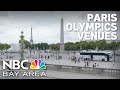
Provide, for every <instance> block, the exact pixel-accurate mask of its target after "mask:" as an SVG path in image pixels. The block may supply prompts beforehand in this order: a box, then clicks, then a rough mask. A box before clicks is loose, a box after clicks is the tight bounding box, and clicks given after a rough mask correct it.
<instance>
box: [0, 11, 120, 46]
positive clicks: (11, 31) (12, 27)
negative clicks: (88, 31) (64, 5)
mask: <svg viewBox="0 0 120 90" xmlns="http://www.w3.org/2000/svg"><path fill="white" fill-rule="evenodd" d="M87 13H118V14H119V17H120V12H112V11H109V12H107V11H104V12H103V11H101V12H100V11H97V12H92V11H88V12H87V11H86V12H85V11H0V42H1V43H18V41H19V39H20V35H21V31H22V30H23V31H24V35H25V39H26V40H30V28H31V27H32V28H33V40H34V42H35V43H38V42H40V43H41V42H47V43H49V44H51V43H59V42H60V40H59V39H60V19H61V18H62V17H63V18H64V26H65V25H66V23H68V22H71V23H72V22H80V23H82V22H84V21H85V20H86V14H87ZM118 22H119V21H118ZM118 28H119V27H118ZM64 31H65V36H64V37H65V40H64V41H65V42H76V41H79V38H78V36H77V33H76V32H68V31H67V30H65V29H64ZM118 32H120V31H119V30H118Z"/></svg>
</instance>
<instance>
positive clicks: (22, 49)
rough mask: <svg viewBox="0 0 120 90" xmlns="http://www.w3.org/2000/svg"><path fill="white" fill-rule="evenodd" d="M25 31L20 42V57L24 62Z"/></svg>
mask: <svg viewBox="0 0 120 90" xmlns="http://www.w3.org/2000/svg"><path fill="white" fill-rule="evenodd" d="M23 33H24V32H23V31H22V32H21V34H22V35H21V36H20V38H21V40H20V56H21V58H20V61H23V60H24V36H23Z"/></svg>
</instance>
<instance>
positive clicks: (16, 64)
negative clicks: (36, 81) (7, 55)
mask: <svg viewBox="0 0 120 90" xmlns="http://www.w3.org/2000/svg"><path fill="white" fill-rule="evenodd" d="M24 63H28V60H23V61H21V62H20V61H19V60H9V61H5V60H3V76H12V77H14V76H16V77H17V76H18V77H19V75H22V76H46V73H45V71H41V70H45V69H46V65H45V62H44V61H42V60H41V59H40V60H33V61H32V62H31V64H30V65H29V66H27V67H26V66H24ZM6 66H7V67H8V68H9V69H10V71H9V72H8V70H7V71H6V70H4V69H5V68H6ZM20 68H22V69H24V70H22V71H19V70H18V69H20ZM28 69H30V70H28ZM13 70H14V72H13ZM26 70H27V71H26ZM31 70H35V71H31ZM20 73H22V74H20Z"/></svg>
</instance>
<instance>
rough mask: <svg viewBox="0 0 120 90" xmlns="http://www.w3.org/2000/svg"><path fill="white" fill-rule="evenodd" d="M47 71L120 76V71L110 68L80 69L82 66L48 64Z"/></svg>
mask: <svg viewBox="0 0 120 90" xmlns="http://www.w3.org/2000/svg"><path fill="white" fill-rule="evenodd" d="M47 70H55V71H65V72H81V73H91V74H100V75H103V74H104V75H117V76H120V69H108V68H95V67H80V66H67V65H53V64H47Z"/></svg>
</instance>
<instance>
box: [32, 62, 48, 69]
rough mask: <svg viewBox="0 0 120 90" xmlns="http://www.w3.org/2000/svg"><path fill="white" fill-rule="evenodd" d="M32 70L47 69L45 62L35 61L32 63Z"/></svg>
mask: <svg viewBox="0 0 120 90" xmlns="http://www.w3.org/2000/svg"><path fill="white" fill-rule="evenodd" d="M30 69H46V65H45V62H44V61H42V60H34V61H32V62H31V65H30Z"/></svg>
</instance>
